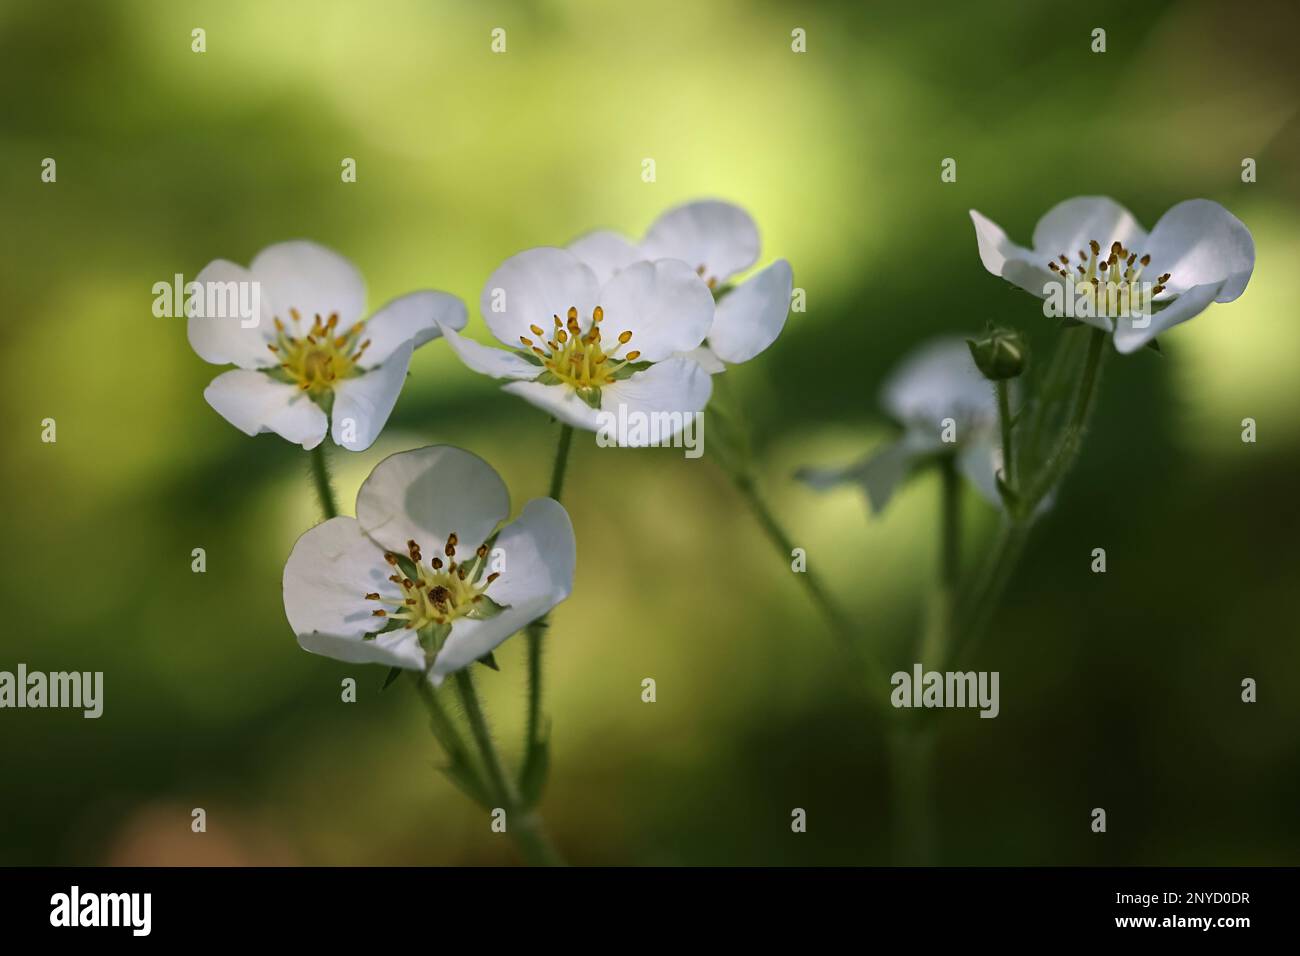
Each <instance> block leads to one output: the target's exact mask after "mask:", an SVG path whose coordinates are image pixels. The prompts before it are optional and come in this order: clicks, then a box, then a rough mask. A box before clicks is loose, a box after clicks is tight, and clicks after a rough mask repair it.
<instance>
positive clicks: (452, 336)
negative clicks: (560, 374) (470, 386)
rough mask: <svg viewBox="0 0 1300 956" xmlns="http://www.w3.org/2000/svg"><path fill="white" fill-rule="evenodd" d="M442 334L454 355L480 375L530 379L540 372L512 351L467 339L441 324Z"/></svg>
mask: <svg viewBox="0 0 1300 956" xmlns="http://www.w3.org/2000/svg"><path fill="white" fill-rule="evenodd" d="M442 334H443V337H444V338H445V339H446V340H447V344H448V345H449V346H451V350H452V351H453V352H455V353H456V357H457V358H458V359H460V360H461V361H462V362H464V363H465V365H466V367H468V368H469V369H470V370H471V371H474V372H478V373H479V374H480V375H490V376H492V377H493V378H509V379H519V380H523V381H531V380H532V379H535V378H537V376H539V375H541V374H542V371H543V370H542V368H541V367H540V366H537V365H533V364H532V363H531V362H529V361H527V360H526V359H523V358H521V357H520V356H518V355H516V354H515V353H514V352H507V351H506V350H505V349H502V348H496V347H494V346H490V345H483V344H481V343H479V342H475V341H474V340H473V339H467V338H465V336H463V335H461V334H460V333H458V332H454V331H452V329H451V328H450V327H448V326H443V329H442Z"/></svg>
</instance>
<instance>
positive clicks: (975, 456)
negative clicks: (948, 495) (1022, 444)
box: [957, 433, 1002, 508]
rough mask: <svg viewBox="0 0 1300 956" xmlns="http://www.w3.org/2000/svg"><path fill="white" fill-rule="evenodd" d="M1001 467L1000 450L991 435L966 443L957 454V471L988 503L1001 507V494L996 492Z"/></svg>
mask: <svg viewBox="0 0 1300 956" xmlns="http://www.w3.org/2000/svg"><path fill="white" fill-rule="evenodd" d="M1001 467H1002V449H1000V448H999V447H998V445H997V443H996V442H995V441H993V439H992V437H991V433H984V434H981V435H979V436H978V437H977V438H976V439H975V440H974V441H971V442H967V443H966V444H965V445H963V446H962V447H961V448H960V449H959V450H958V452H957V469H958V470H959V471H960V472H961V473H962V475H964V476H965V478H966V480H967V481H969V482H970V483H971V484H972V485H974V486H975V489H976V490H977V491H978V492H979V493H980V494H981V495H983V496H984V497H985V498H986V499H987V500H988V501H989V502H991V503H992V504H994V505H997V506H998V507H999V508H1001V507H1002V494H1001V492H999V491H998V477H997V473H998V469H999V468H1001Z"/></svg>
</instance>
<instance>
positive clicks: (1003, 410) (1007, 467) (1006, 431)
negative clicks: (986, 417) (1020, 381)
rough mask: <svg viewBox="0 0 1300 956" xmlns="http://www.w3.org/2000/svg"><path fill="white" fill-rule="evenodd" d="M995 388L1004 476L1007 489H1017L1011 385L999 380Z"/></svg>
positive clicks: (1004, 380)
mask: <svg viewBox="0 0 1300 956" xmlns="http://www.w3.org/2000/svg"><path fill="white" fill-rule="evenodd" d="M994 388H995V389H996V390H997V393H998V422H999V423H1001V425H1002V476H1003V481H1005V482H1006V484H1007V487H1008V488H1011V489H1012V490H1013V491H1014V490H1015V487H1016V456H1015V453H1014V451H1013V449H1012V446H1011V385H1010V383H1009V382H1007V380H1006V379H999V380H998V381H997V382H996V383H995V385H994Z"/></svg>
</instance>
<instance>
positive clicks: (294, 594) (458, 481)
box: [284, 445, 575, 684]
mask: <svg viewBox="0 0 1300 956" xmlns="http://www.w3.org/2000/svg"><path fill="white" fill-rule="evenodd" d="M509 513H510V498H509V495H508V493H507V491H506V487H505V484H504V483H503V482H502V481H501V478H500V476H499V475H497V473H496V472H495V471H494V470H493V469H492V466H491V465H489V464H488V463H487V462H485V461H483V460H482V459H481V458H479V457H478V456H476V455H472V454H470V453H469V452H467V451H463V450H461V449H459V448H453V447H451V446H449V445H434V446H431V447H429V448H419V449H416V450H415V451H406V452H400V453H398V454H396V455H391V456H389V457H388V458H385V459H384V460H383V461H381V462H380V463H379V464H378V465H377V466H376V467H375V470H374V471H373V472H371V474H370V477H369V478H367V479H366V481H365V483H364V484H363V485H362V486H361V490H360V491H359V492H358V493H357V516H356V517H355V518H347V517H338V518H330V519H329V520H328V521H326V522H324V523H323V524H319V525H317V526H316V527H314V528H312V529H311V530H310V531H308V532H307V533H306V534H304V535H303V536H302V537H301V538H299V539H298V543H297V544H295V545H294V547H293V552H292V553H291V554H290V555H289V560H288V562H287V563H286V564H285V566H284V610H285V614H286V616H287V617H288V618H289V625H290V626H291V627H292V628H293V630H294V633H295V634H296V635H297V636H298V643H299V644H300V645H301V646H302V647H303V649H304V650H308V651H311V652H312V653H315V654H324V655H325V656H326V657H333V658H335V659H336V660H341V661H349V662H354V663H376V664H388V665H390V666H393V667H404V668H410V669H413V670H426V669H428V670H429V673H430V677H431V679H432V680H433V682H434V683H435V684H437V683H440V682H441V681H442V679H443V678H444V677H445V676H446V675H447V674H450V673H452V672H453V671H456V670H459V669H460V668H462V667H465V666H467V665H468V664H470V663H472V662H473V661H475V660H477V659H479V658H481V657H483V656H484V655H486V654H488V653H490V652H491V651H492V649H493V648H495V647H496V646H497V645H499V644H500V643H501V642H502V641H504V640H505V639H506V638H508V637H510V636H511V635H512V634H514V633H516V632H517V631H519V630H520V629H522V628H524V627H525V626H527V625H528V624H530V623H531V622H533V621H535V620H537V619H538V618H539V617H541V616H542V615H544V614H545V613H546V612H547V611H549V610H550V609H551V608H553V607H555V605H557V604H559V603H560V602H561V601H563V600H564V599H565V598H566V597H568V596H569V593H570V591H572V589H573V570H574V561H575V546H574V540H573V525H572V524H570V522H569V515H568V513H567V512H566V511H565V510H564V508H563V507H562V506H561V505H560V503H559V502H557V501H554V500H552V499H551V498H536V499H534V500H532V501H530V502H528V504H526V505H524V510H523V512H522V513H521V514H520V516H519V517H518V518H517V519H516V520H515V521H514V522H512V523H511V524H508V525H506V526H505V527H504V528H502V529H501V530H500V532H497V531H496V529H497V526H498V525H499V524H500V523H501V522H502V521H504V520H505V518H506V517H507V516H508V515H509ZM494 535H495V537H494ZM385 628H387V629H386V630H385Z"/></svg>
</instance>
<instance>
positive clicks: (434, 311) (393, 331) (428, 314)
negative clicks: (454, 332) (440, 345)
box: [361, 290, 469, 368]
mask: <svg viewBox="0 0 1300 956" xmlns="http://www.w3.org/2000/svg"><path fill="white" fill-rule="evenodd" d="M468 318H469V316H468V314H467V313H466V311H465V303H464V302H462V301H460V299H458V298H456V297H455V296H454V295H452V294H450V293H448V292H434V291H432V290H425V291H422V292H411V293H408V294H406V295H403V296H399V297H398V298H396V299H394V300H393V301H392V302H389V303H388V304H387V305H386V306H384V307H383V308H382V309H380V310H379V311H378V312H376V313H375V314H374V315H372V316H371V317H370V318H369V319H367V320H366V328H365V335H364V338H367V339H369V340H370V347H369V348H368V349H366V353H365V356H364V358H363V360H362V362H361V365H362V367H363V368H374V367H375V366H376V365H380V364H382V363H383V362H384V361H386V360H387V358H388V356H390V355H392V354H393V351H394V350H395V349H396V348H397V347H398V346H399V345H401V344H402V343H403V342H406V341H410V342H412V343H413V344H414V346H415V348H417V349H418V348H419V347H420V346H421V345H423V344H424V343H425V342H429V341H431V340H433V339H436V338H437V337H438V336H439V335H441V334H442V332H441V331H440V327H446V328H451V329H463V328H464V327H465V323H466V321H468Z"/></svg>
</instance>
